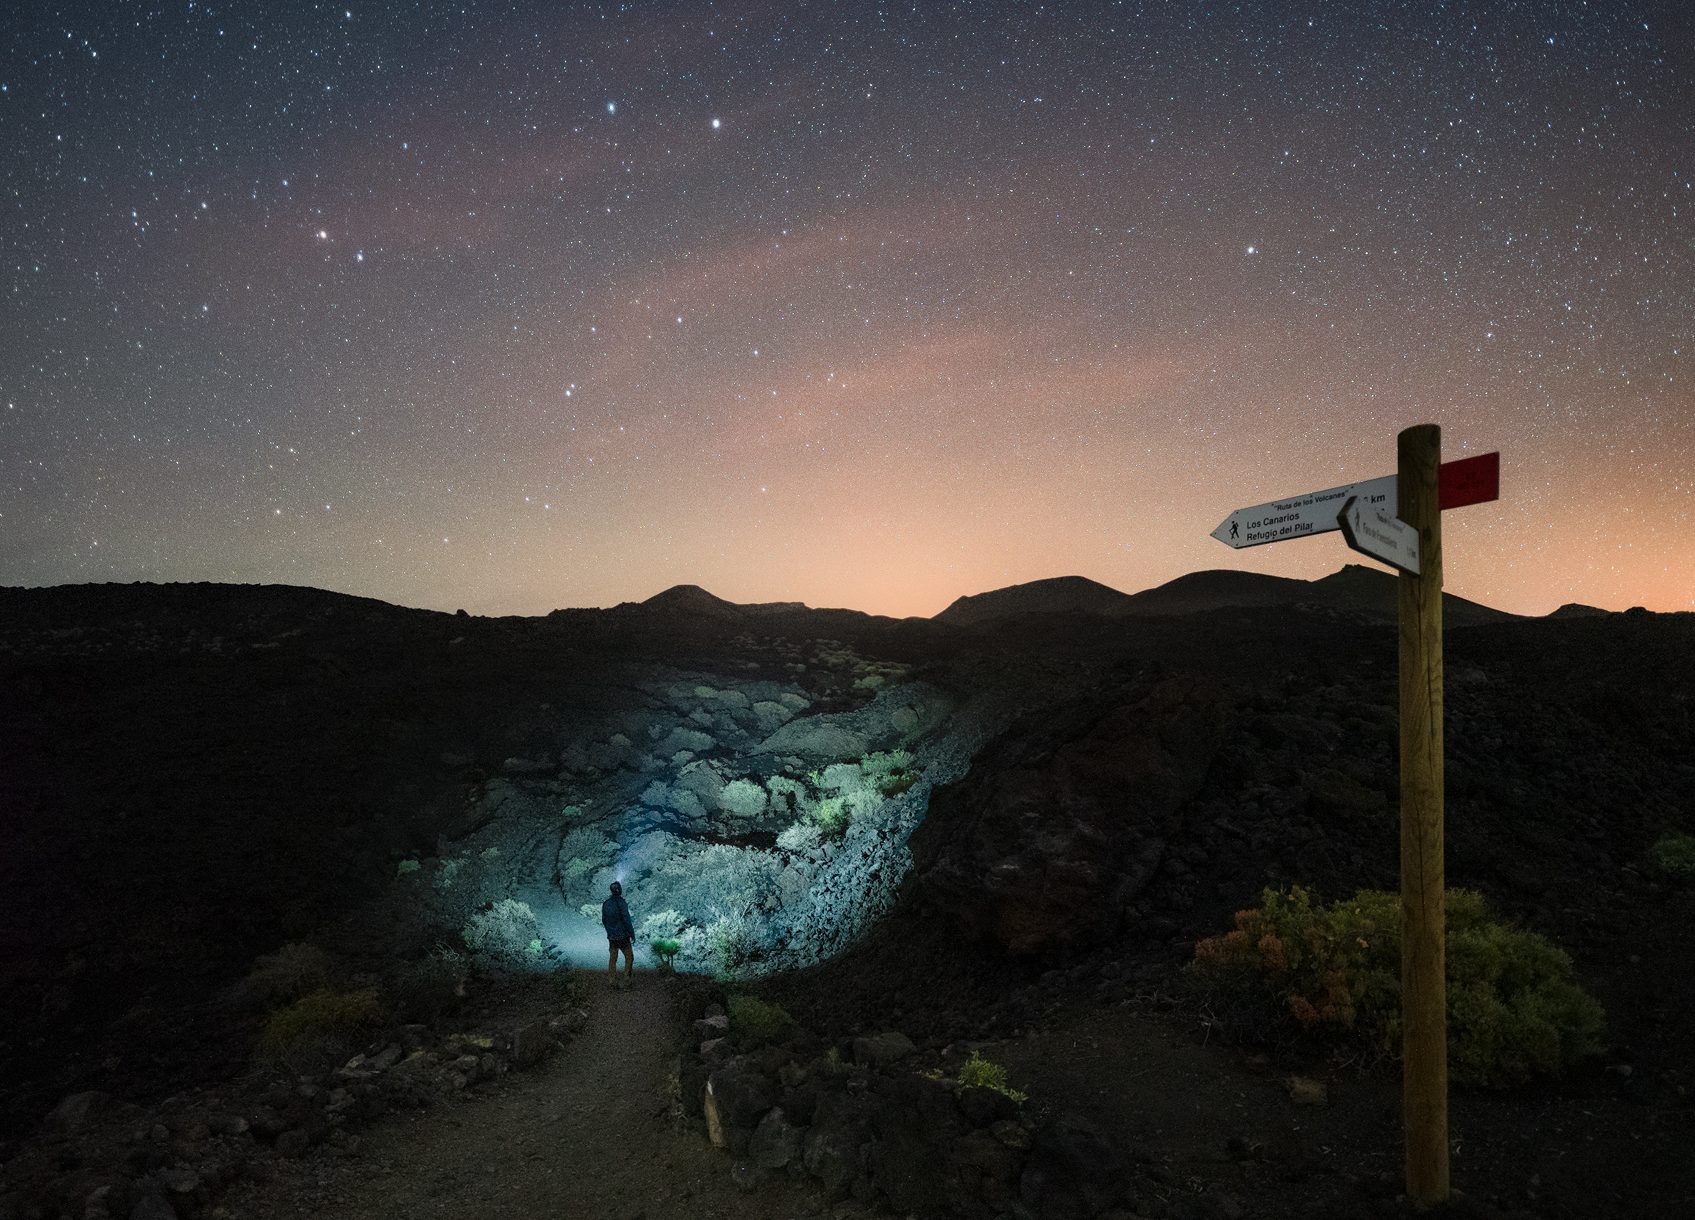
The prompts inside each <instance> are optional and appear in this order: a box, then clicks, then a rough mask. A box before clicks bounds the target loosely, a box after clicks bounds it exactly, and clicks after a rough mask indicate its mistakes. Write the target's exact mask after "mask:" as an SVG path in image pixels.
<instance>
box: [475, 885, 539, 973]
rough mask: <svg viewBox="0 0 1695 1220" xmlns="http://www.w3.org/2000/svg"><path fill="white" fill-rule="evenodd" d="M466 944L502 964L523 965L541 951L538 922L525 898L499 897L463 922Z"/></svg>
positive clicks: (479, 954) (537, 957)
mask: <svg viewBox="0 0 1695 1220" xmlns="http://www.w3.org/2000/svg"><path fill="white" fill-rule="evenodd" d="M463 935H464V937H465V945H466V947H467V948H469V949H470V950H471V952H473V953H475V954H477V955H478V956H479V957H483V958H487V959H488V960H489V961H490V962H493V963H495V964H496V965H501V966H509V967H511V966H525V965H529V964H531V963H533V962H535V961H537V960H539V959H540V957H541V955H542V941H541V925H540V924H539V923H538V922H537V920H536V913H535V911H534V910H532V909H531V908H530V904H529V903H527V902H519V901H518V900H517V899H515V898H502V899H501V900H500V901H499V902H497V903H495V904H494V905H493V906H492V907H490V908H489V909H488V910H486V911H478V912H477V913H476V914H474V915H472V916H471V918H470V920H469V921H468V922H467V923H466V924H465V931H464V933H463Z"/></svg>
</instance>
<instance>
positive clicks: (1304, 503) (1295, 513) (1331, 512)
mask: <svg viewBox="0 0 1695 1220" xmlns="http://www.w3.org/2000/svg"><path fill="white" fill-rule="evenodd" d="M1350 498H1351V499H1355V500H1358V501H1359V502H1360V503H1361V504H1365V505H1368V506H1373V507H1375V506H1377V505H1381V504H1393V503H1394V502H1395V476H1394V475H1392V474H1386V475H1384V476H1383V477H1382V478H1380V479H1367V480H1366V481H1365V482H1363V483H1344V484H1342V486H1340V487H1332V488H1329V489H1328V490H1325V491H1309V492H1308V493H1307V494H1306V495H1304V496H1291V497H1290V498H1289V499H1287V500H1273V501H1272V502H1271V503H1270V504H1256V505H1254V506H1253V507H1252V508H1238V509H1237V510H1236V511H1235V512H1233V513H1231V514H1230V515H1229V516H1228V517H1226V518H1225V519H1224V520H1223V521H1221V522H1219V525H1218V528H1217V529H1215V530H1213V531H1212V536H1213V537H1214V538H1216V539H1218V540H1219V541H1220V542H1222V543H1224V544H1225V545H1226V546H1232V547H1235V548H1236V549H1237V550H1241V549H1242V548H1243V547H1248V546H1264V545H1265V544H1266V543H1268V542H1286V541H1288V540H1289V539H1290V538H1305V537H1306V536H1307V535H1309V534H1326V533H1329V532H1330V531H1331V530H1333V529H1336V528H1338V527H1337V525H1336V514H1337V513H1339V512H1340V511H1341V509H1342V505H1344V504H1346V503H1347V502H1348V500H1349V499H1350Z"/></svg>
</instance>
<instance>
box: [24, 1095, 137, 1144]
mask: <svg viewBox="0 0 1695 1220" xmlns="http://www.w3.org/2000/svg"><path fill="white" fill-rule="evenodd" d="M123 1109H124V1103H122V1102H120V1101H118V1099H117V1098H115V1097H113V1096H112V1095H111V1094H110V1093H101V1092H99V1091H97V1090H93V1089H91V1090H89V1091H87V1092H84V1093H72V1094H70V1095H69V1096H68V1097H66V1098H65V1099H64V1100H62V1101H61V1102H60V1103H59V1104H58V1105H56V1106H54V1107H53V1108H52V1109H51V1110H49V1111H48V1112H47V1117H46V1118H44V1119H42V1120H41V1134H42V1135H44V1136H46V1137H47V1138H48V1139H65V1138H69V1137H70V1136H73V1135H80V1134H81V1133H82V1132H84V1131H86V1130H88V1128H89V1127H91V1126H94V1125H95V1124H96V1123H99V1122H100V1121H101V1120H103V1119H105V1118H108V1117H113V1116H115V1115H116V1114H118V1113H120V1112H121V1111H122V1110H123Z"/></svg>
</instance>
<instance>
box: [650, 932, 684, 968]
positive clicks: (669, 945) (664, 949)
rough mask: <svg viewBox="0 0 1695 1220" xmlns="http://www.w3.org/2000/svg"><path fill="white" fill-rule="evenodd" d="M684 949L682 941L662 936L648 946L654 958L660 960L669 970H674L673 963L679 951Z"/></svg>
mask: <svg viewBox="0 0 1695 1220" xmlns="http://www.w3.org/2000/svg"><path fill="white" fill-rule="evenodd" d="M682 947H683V942H682V941H680V940H677V939H676V938H675V937H670V936H662V937H660V938H659V939H658V940H656V941H652V942H651V943H649V945H648V948H649V949H650V950H651V951H652V953H653V956H655V957H657V958H658V959H659V964H660V965H661V966H663V967H664V968H665V969H667V970H669V969H671V968H672V967H671V963H672V962H673V961H674V960H675V959H676V956H677V950H679V949H681V948H682Z"/></svg>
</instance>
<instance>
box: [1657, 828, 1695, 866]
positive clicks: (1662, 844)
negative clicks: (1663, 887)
mask: <svg viewBox="0 0 1695 1220" xmlns="http://www.w3.org/2000/svg"><path fill="white" fill-rule="evenodd" d="M1649 854H1650V855H1652V856H1653V858H1654V863H1655V865H1656V866H1658V867H1659V869H1660V870H1661V871H1662V872H1667V873H1670V874H1671V875H1672V876H1674V877H1695V835H1686V834H1684V833H1683V832H1682V831H1679V830H1668V831H1666V833H1665V834H1663V835H1661V836H1660V838H1659V841H1658V842H1657V843H1655V844H1654V846H1653V848H1652V849H1651V850H1650V852H1649Z"/></svg>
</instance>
